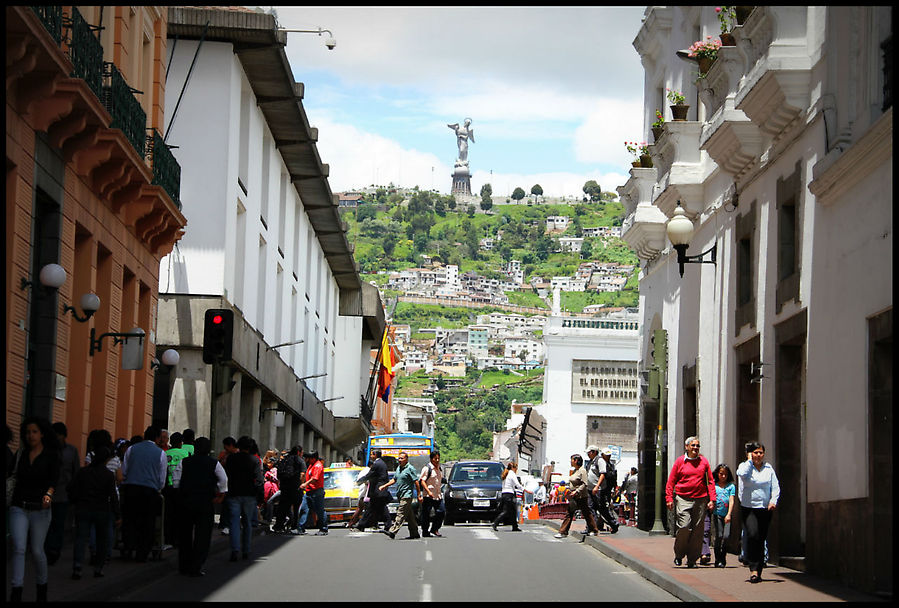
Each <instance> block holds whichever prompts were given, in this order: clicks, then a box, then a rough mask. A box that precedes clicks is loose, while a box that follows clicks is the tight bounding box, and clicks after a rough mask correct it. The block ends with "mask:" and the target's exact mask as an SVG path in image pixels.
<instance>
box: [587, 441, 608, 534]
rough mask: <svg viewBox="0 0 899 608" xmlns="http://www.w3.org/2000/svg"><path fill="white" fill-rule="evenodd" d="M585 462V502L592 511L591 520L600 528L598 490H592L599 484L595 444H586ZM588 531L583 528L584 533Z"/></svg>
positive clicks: (597, 450) (597, 451)
mask: <svg viewBox="0 0 899 608" xmlns="http://www.w3.org/2000/svg"><path fill="white" fill-rule="evenodd" d="M587 458H588V460H587V462H586V464H584V468H585V469H587V504H588V505H589V507H590V510H591V511H593V520H594V521H595V522H596V524H597V527H598V528H599V529H600V530H601V529H602V527H603V524H602V519H601V518H600V516H599V509H600V504H599V491H597V492H594V491H593V490H595V489H597V486H598V485H599V476H600V473H599V466H598V465H599V462H598V460H597V459H598V458H599V448H598V447H596V446H595V445H592V444H591V445H588V446H587ZM587 532H589V530H586V529H585V530H584V534H586V533H587Z"/></svg>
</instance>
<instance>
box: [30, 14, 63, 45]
mask: <svg viewBox="0 0 899 608" xmlns="http://www.w3.org/2000/svg"><path fill="white" fill-rule="evenodd" d="M31 10H33V11H34V14H35V15H37V17H38V19H40V20H41V23H43V24H44V28H46V30H47V31H48V32H49V33H50V36H52V37H53V40H55V41H56V44H59V43H60V42H62V7H61V6H32V7H31Z"/></svg>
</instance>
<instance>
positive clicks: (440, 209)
mask: <svg viewBox="0 0 899 608" xmlns="http://www.w3.org/2000/svg"><path fill="white" fill-rule="evenodd" d="M434 213H436V214H437V215H439V216H440V217H446V206H445V205H444V203H443V199H442V198H438V199H437V200H436V201H434Z"/></svg>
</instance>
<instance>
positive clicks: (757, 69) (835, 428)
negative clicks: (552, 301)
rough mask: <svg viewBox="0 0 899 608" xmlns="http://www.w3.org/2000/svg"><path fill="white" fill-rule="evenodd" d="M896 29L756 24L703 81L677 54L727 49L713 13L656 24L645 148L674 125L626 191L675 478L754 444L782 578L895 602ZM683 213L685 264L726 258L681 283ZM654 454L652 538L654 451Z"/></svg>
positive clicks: (644, 348) (643, 49) (657, 16)
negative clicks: (761, 450)
mask: <svg viewBox="0 0 899 608" xmlns="http://www.w3.org/2000/svg"><path fill="white" fill-rule="evenodd" d="M738 8H742V7H738ZM891 11H892V9H890V8H889V7H886V6H881V7H876V6H757V7H754V10H752V12H751V14H749V15H748V16H746V17H745V18H743V20H742V23H741V24H740V25H739V26H737V27H735V28H734V31H733V34H734V37H735V39H736V46H735V47H722V48H721V49H720V51H719V53H718V58H717V60H716V61H715V62H714V63H713V64H712V66H711V68H710V69H709V71H708V72H707V74H706V75H705V77H704V78H702V79H699V80H697V79H696V66H695V65H694V64H690V63H687V62H685V61H683V60H682V59H680V58H679V57H677V55H676V52H677V51H678V50H679V49H684V48H687V47H689V46H690V44H692V43H693V41H695V40H703V39H705V36H707V35H710V36H715V35H717V33H718V32H719V31H720V30H719V21H718V18H717V16H716V14H715V12H714V10H713V7H711V6H704V7H700V6H689V7H687V6H685V7H675V6H669V7H649V8H647V10H646V16H645V18H644V20H643V25H642V27H641V28H640V31H639V33H638V34H637V37H636V39H635V41H634V47H635V48H636V49H637V51H638V53H639V54H640V57H641V61H642V64H643V65H644V66H647V69H646V73H645V85H644V95H645V99H644V106H643V116H644V125H645V128H646V134H647V135H648V134H649V124H650V123H651V122H652V121H653V120H654V116H655V111H656V109H657V108H658V109H662V110H663V111H664V112H665V114H666V117H668V121H667V122H666V123H665V126H664V133H663V134H662V135H661V136H660V137H659V139H658V140H656V142H655V144H654V145H653V146H652V147H651V151H652V156H653V163H654V167H653V168H651V169H643V168H634V169H631V170H630V174H631V178H630V179H629V180H628V182H627V184H625V186H623V187H621V188H619V193H620V194H621V195H622V202H623V204H624V206H625V210H626V211H625V213H626V217H625V220H624V222H623V238H624V240H625V241H626V242H627V243H628V244H629V245H630V246H631V247H632V248H633V249H634V250H635V251H636V252H637V255H638V256H639V258H640V260H641V262H642V268H641V270H640V302H641V308H642V313H643V328H644V330H645V331H644V332H643V335H642V339H641V348H640V350H641V369H647V368H648V366H649V365H650V364H651V362H652V359H653V357H652V350H653V346H652V344H651V342H650V338H652V337H656V336H659V337H661V336H662V335H663V334H661V333H658V334H657V333H656V332H657V331H659V330H660V331H661V332H665V333H666V334H667V342H668V348H667V358H665V354H664V353H657V354H658V355H660V356H661V358H662V360H663V362H664V368H665V370H666V372H667V382H665V383H663V386H664V388H665V389H666V390H665V391H663V392H662V395H661V397H662V400H661V401H662V403H661V405H662V406H664V411H665V416H664V418H663V419H662V420H661V421H660V422H659V424H661V425H663V427H664V431H665V434H666V437H665V439H666V444H667V450H666V453H665V455H664V456H665V458H664V460H665V467H666V473H667V467H670V464H671V462H672V461H673V459H674V458H676V457H678V456H679V455H680V454H681V453H682V449H683V441H684V438H685V437H687V436H689V435H694V434H695V435H698V436H699V438H700V440H701V443H702V447H703V453H704V454H705V455H706V456H707V457H708V458H709V460H710V461H713V462H719V461H720V462H727V463H729V464H731V465H735V464H737V463H739V462H740V461H743V460H745V453H744V450H743V446H744V443H745V442H746V441H748V440H756V439H757V440H760V441H761V442H762V443H764V444H765V445H766V447H767V450H766V459H767V460H768V461H769V462H770V463H771V464H772V465H773V467H774V469H775V471H777V475H778V477H779V479H780V487H781V498H780V502H779V504H778V507H777V514H776V515H775V516H774V520H773V522H772V529H771V533H770V535H769V538H768V549H769V555H770V560H769V561H771V562H773V563H778V562H779V563H782V564H789V565H791V566H793V567H797V568H800V569H803V570H806V571H808V572H811V573H814V574H818V575H821V576H824V577H828V578H832V579H835V580H839V581H842V582H844V583H848V584H851V585H854V586H858V587H861V588H863V589H865V590H870V591H878V592H883V593H889V594H891V593H892V580H893V574H892V572H893V570H892V567H893V566H892V547H891V545H890V544H889V543H884V542H883V538H882V536H883V529H882V528H881V526H880V525H879V522H884V521H889V522H892V521H893V507H892V506H893V501H892V497H891V495H890V492H891V487H892V485H891V483H890V482H887V483H886V484H884V474H887V475H889V472H890V471H892V470H893V467H892V454H893V448H892V407H893V406H892V405H891V403H892V380H891V378H892V371H890V370H892V366H893V356H892V327H893V326H892V305H893V299H892V287H893V285H892V276H893V266H892V259H893V248H892V244H893V238H892V225H893V217H892V211H893V200H892V196H893V191H892V161H893V154H892V136H893V108H892V91H893V81H892V63H893V52H892V18H891V16H892V15H891ZM668 88H670V89H675V90H679V91H683V92H684V94H685V95H686V97H687V103H688V104H690V109H689V114H688V116H687V118H688V120H686V121H672V120H671V119H670V114H669V112H668V110H667V103H666V101H665V92H666V89H668ZM678 202H679V203H680V205H681V206H682V207H683V210H684V213H685V216H686V218H687V219H688V220H689V221H690V222H691V223H692V227H693V229H694V230H695V232H694V234H693V236H692V239H691V240H690V241H689V249H688V250H687V253H688V255H698V254H700V253H701V252H708V251H709V250H710V249H712V248H715V251H716V253H717V259H716V263H715V264H714V265H712V264H687V265H685V266H684V268H683V276H682V277H681V276H680V272H679V264H678V262H677V258H678V255H677V252H676V251H675V250H674V249H673V247H672V246H670V244H669V241H668V239H667V238H666V224H667V223H668V221H669V219H670V218H672V217H673V215H674V212H675V209H676V206H677V204H678ZM688 227H689V226H688ZM705 259H706V260H709V259H710V254H708V253H706V255H705ZM642 407H643V412H644V414H645V416H644V422H643V424H641V427H644V428H647V429H653V428H656V424H657V422H658V420H657V418H658V414H657V412H658V408H659V402H658V401H657V400H655V399H652V398H650V397H649V396H647V398H646V399H645V400H644V401H643V404H642ZM645 445H646V452H645V453H644V454H642V455H641V467H640V479H641V485H642V486H643V487H642V489H641V498H642V497H644V496H645V498H646V500H641V503H640V504H641V509H640V516H641V522H640V526H641V527H647V526H649V525H651V524H652V521H651V519H649V521H646V520H644V519H643V518H644V516H648V517H650V518H651V517H652V516H653V515H652V513H651V505H652V503H653V499H652V495H651V488H652V485H651V484H652V482H653V472H654V466H652V462H653V461H654V460H655V453H654V450H655V441H654V439H653V438H652V437H651V435H650V436H649V437H646V444H645ZM844 455H845V456H844ZM643 505H646V507H647V508H646V509H644V508H643ZM849 514H851V515H849ZM845 520H851V521H852V522H853V523H852V525H851V526H848V527H847V528H846V530H845V531H842V530H841V531H836V530H835V529H834V522H836V521H845ZM739 528H740V526H739V525H735V526H734V529H733V534H732V541H733V543H734V548H735V547H736V543H737V539H738V538H739V534H740V529H739Z"/></svg>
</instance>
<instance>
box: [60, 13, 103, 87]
mask: <svg viewBox="0 0 899 608" xmlns="http://www.w3.org/2000/svg"><path fill="white" fill-rule="evenodd" d="M71 11H72V12H71V14H70V16H69V17H68V18H64V20H63V25H65V26H66V44H67V45H68V53H67V54H68V56H69V60H70V61H71V62H72V65H74V66H75V69H74V71H73V72H72V76H73V77H75V78H81V79H83V80H84V81H85V82H86V83H87V85H88V86H89V87H90V88H91V90H92V91H93V92H94V95H96V96H97V98H98V99H100V100H102V99H103V46H102V45H101V44H100V41H99V40H98V39H97V36H96V35H95V34H94V32H97V31H99V29H100V28H99V27H97V26H95V25H91V24H89V23H88V22H87V21H85V20H84V17H82V16H81V13H80V12H79V11H78V9H77V8H75V7H74V6H73V7H71Z"/></svg>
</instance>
